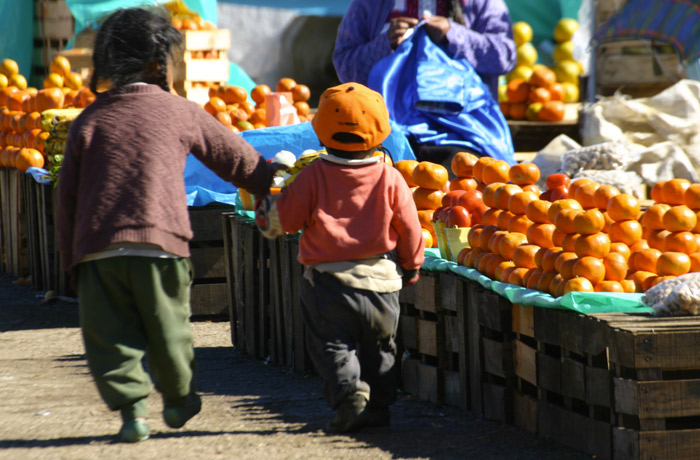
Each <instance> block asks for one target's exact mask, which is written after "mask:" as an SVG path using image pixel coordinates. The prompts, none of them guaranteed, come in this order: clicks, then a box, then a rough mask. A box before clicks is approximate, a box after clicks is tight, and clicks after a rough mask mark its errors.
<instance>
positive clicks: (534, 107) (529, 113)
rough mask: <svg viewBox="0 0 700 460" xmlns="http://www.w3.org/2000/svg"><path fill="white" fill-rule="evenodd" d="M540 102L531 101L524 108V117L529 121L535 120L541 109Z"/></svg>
mask: <svg viewBox="0 0 700 460" xmlns="http://www.w3.org/2000/svg"><path fill="white" fill-rule="evenodd" d="M542 105H543V104H542V103H541V102H533V103H532V104H530V105H528V106H527V109H526V110H525V118H527V119H528V120H530V121H537V119H538V117H539V114H540V110H542Z"/></svg>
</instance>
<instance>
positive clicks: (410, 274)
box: [401, 270, 420, 286]
mask: <svg viewBox="0 0 700 460" xmlns="http://www.w3.org/2000/svg"><path fill="white" fill-rule="evenodd" d="M418 278H420V272H419V271H418V270H404V271H403V276H402V277H401V279H402V280H403V285H404V286H413V285H414V284H416V283H417V282H418Z"/></svg>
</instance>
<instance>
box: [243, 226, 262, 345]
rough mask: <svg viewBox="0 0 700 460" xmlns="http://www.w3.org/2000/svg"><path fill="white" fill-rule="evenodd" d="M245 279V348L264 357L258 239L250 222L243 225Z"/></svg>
mask: <svg viewBox="0 0 700 460" xmlns="http://www.w3.org/2000/svg"><path fill="white" fill-rule="evenodd" d="M242 230H243V240H242V241H243V244H242V249H243V270H244V275H243V280H244V283H245V284H244V301H243V309H244V317H245V323H244V327H245V349H246V351H247V352H248V354H250V355H251V356H253V357H254V358H258V359H260V358H264V356H263V355H262V350H260V349H259V347H258V345H257V343H258V341H257V336H258V331H257V324H258V314H257V313H258V309H259V306H258V303H257V290H256V286H257V276H258V273H257V267H256V263H255V261H256V259H257V247H256V246H257V240H256V239H255V234H254V231H253V229H252V228H251V226H250V224H249V223H245V224H244V225H243V228H242Z"/></svg>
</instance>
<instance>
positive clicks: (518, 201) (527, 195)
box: [496, 192, 539, 220]
mask: <svg viewBox="0 0 700 460" xmlns="http://www.w3.org/2000/svg"><path fill="white" fill-rule="evenodd" d="M496 193H498V192H496ZM537 200H539V198H538V196H537V194H535V193H534V192H517V193H515V194H514V195H511V196H510V198H509V199H508V206H507V209H508V211H510V212H512V213H513V214H516V215H518V214H519V215H524V214H525V210H526V208H527V205H528V204H530V203H531V202H533V201H537ZM528 220H529V219H528Z"/></svg>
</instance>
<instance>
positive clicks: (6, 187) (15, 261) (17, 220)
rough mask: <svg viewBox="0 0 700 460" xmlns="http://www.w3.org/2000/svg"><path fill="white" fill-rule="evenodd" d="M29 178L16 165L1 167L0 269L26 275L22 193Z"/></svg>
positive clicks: (27, 267)
mask: <svg viewBox="0 0 700 460" xmlns="http://www.w3.org/2000/svg"><path fill="white" fill-rule="evenodd" d="M27 179H28V178H27V177H26V176H25V175H24V174H23V173H21V172H19V171H18V170H16V169H7V168H0V253H1V254H0V272H2V273H5V274H8V275H10V276H15V277H20V276H26V275H29V260H28V248H27V227H26V218H25V215H26V214H25V213H26V206H25V201H24V198H25V197H24V194H23V193H22V188H23V185H22V184H23V181H25V180H27Z"/></svg>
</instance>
